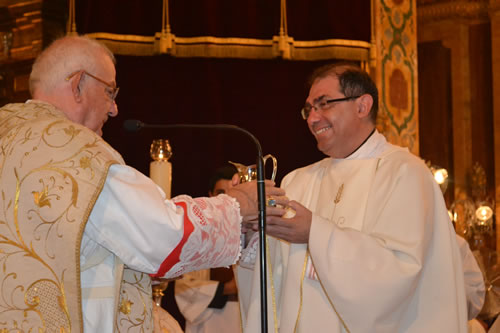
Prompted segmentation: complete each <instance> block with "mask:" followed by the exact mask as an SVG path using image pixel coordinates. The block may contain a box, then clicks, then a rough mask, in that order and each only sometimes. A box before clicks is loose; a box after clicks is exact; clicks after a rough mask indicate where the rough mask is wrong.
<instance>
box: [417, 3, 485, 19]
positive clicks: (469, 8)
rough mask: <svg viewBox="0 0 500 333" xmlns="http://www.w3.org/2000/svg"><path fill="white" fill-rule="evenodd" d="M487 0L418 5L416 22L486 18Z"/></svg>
mask: <svg viewBox="0 0 500 333" xmlns="http://www.w3.org/2000/svg"><path fill="white" fill-rule="evenodd" d="M489 9H490V5H489V4H488V1H487V0H476V1H464V0H461V1H450V2H444V3H432V4H428V5H421V6H418V9H417V12H418V15H417V16H418V23H425V22H429V21H439V20H445V19H457V18H459V19H488V11H489Z"/></svg>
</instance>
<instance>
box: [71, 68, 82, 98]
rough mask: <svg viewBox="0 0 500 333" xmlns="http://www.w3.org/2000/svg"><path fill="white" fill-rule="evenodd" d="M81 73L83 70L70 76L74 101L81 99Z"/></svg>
mask: <svg viewBox="0 0 500 333" xmlns="http://www.w3.org/2000/svg"><path fill="white" fill-rule="evenodd" d="M82 75H83V72H80V73H78V74H76V75H75V76H73V77H72V78H71V93H72V95H73V98H74V99H75V102H77V103H81V101H82V92H81V83H82Z"/></svg>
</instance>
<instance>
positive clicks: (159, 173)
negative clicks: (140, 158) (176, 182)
mask: <svg viewBox="0 0 500 333" xmlns="http://www.w3.org/2000/svg"><path fill="white" fill-rule="evenodd" d="M150 154H151V158H152V159H153V160H154V161H153V162H151V164H150V165H149V177H150V178H151V179H152V180H153V181H154V182H155V183H156V184H157V185H158V186H160V187H161V189H162V190H163V192H165V195H166V196H167V199H170V196H171V188H172V164H171V163H170V162H169V161H168V159H169V158H170V157H171V156H172V148H171V147H170V144H169V142H168V140H165V139H156V140H153V143H152V144H151V149H150Z"/></svg>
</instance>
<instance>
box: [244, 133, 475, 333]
mask: <svg viewBox="0 0 500 333" xmlns="http://www.w3.org/2000/svg"><path fill="white" fill-rule="evenodd" d="M282 187H283V188H284V189H285V190H286V194H287V196H288V197H289V198H290V199H292V200H296V201H298V202H300V203H301V204H303V205H304V206H306V207H307V208H308V209H310V210H311V211H312V212H313V216H312V225H311V230H310V235H309V243H308V246H307V245H306V244H289V243H287V242H284V241H279V240H276V239H273V238H271V237H268V244H269V252H270V253H269V258H270V259H271V260H270V264H271V267H272V268H271V269H269V270H268V271H269V272H272V278H270V276H268V291H267V295H268V312H269V313H268V327H269V332H275V331H276V329H278V330H279V332H281V333H289V332H290V333H291V332H299V333H306V332H329V333H335V332H346V329H345V328H344V326H343V323H344V324H345V327H347V329H348V330H349V331H350V332H353V333H354V332H355V333H360V332H370V333H374V332H381V333H388V332H401V333H402V332H405V333H410V332H414V333H422V332H426V333H429V332H440V333H442V332H450V333H465V332H467V309H466V300H465V292H464V290H465V287H464V275H463V272H462V264H461V259H460V252H459V249H458V246H457V243H456V240H455V233H454V230H453V227H452V225H451V223H450V221H449V217H448V213H447V210H446V207H445V203H444V200H443V197H442V194H441V192H440V189H439V187H438V186H437V184H436V183H435V181H434V180H433V178H432V175H431V173H430V171H429V169H428V168H427V167H426V166H425V164H424V163H423V162H422V161H421V160H420V159H419V158H417V157H415V156H413V155H412V154H410V153H409V152H408V151H407V150H406V149H403V148H400V147H396V146H393V145H391V144H389V143H387V142H386V140H385V138H384V137H383V136H382V135H381V134H379V133H378V132H375V133H374V134H373V135H372V136H371V137H370V138H369V139H368V140H367V142H365V143H364V144H363V145H362V146H361V147H360V148H359V149H358V150H357V151H356V152H355V153H353V154H352V155H351V156H349V157H348V158H346V159H332V158H326V159H324V160H322V161H319V162H317V163H315V164H312V165H310V166H307V167H304V168H301V169H298V170H295V171H293V172H291V173H290V174H289V175H287V176H286V177H285V178H284V179H283V182H282ZM256 243H257V242H253V243H252V242H251V243H250V245H249V246H250V247H252V244H256ZM307 250H308V252H309V253H310V256H308V255H307ZM255 251H256V249H255V248H253V249H252V248H250V249H248V248H247V249H246V250H245V253H243V254H242V258H241V259H240V265H239V266H240V267H239V268H238V276H237V278H238V289H239V291H240V304H241V309H242V317H243V326H244V331H245V332H251V333H253V332H259V331H260V298H259V267H260V266H259V265H260V264H259V260H258V258H257V259H256V263H255V265H254V266H253V269H251V268H252V266H251V265H250V264H249V262H251V258H253V257H255ZM247 253H248V254H247ZM247 257H250V259H247ZM306 259H307V261H306ZM311 259H312V260H311ZM268 262H269V261H268ZM268 275H269V274H268ZM271 284H273V287H274V291H273V288H271ZM273 299H274V300H273ZM273 303H275V304H276V307H274V306H273ZM275 318H276V320H277V322H275ZM342 322H343V323H342Z"/></svg>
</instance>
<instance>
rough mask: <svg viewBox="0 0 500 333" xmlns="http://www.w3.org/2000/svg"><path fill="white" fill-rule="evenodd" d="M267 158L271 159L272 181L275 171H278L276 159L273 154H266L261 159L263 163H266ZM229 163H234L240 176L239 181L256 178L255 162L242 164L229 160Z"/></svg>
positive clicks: (244, 181) (248, 180) (243, 181)
mask: <svg viewBox="0 0 500 333" xmlns="http://www.w3.org/2000/svg"><path fill="white" fill-rule="evenodd" d="M269 158H270V159H271V160H272V161H273V173H272V175H271V180H272V181H274V179H275V178H276V172H277V171H278V161H277V160H276V157H274V156H273V155H271V154H267V155H266V156H264V157H263V158H262V160H263V161H264V165H265V164H266V162H267V160H268V159H269ZM229 163H231V164H232V165H234V166H235V167H236V169H237V170H238V175H239V176H240V183H246V182H250V181H252V180H256V179H257V165H255V164H252V165H243V164H241V163H236V162H231V161H229Z"/></svg>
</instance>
